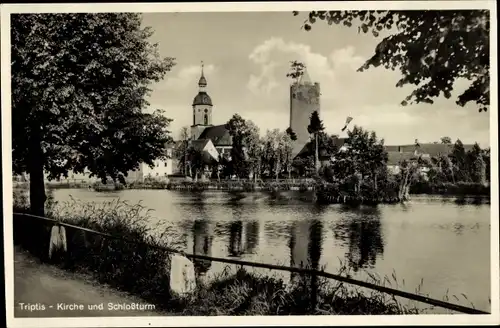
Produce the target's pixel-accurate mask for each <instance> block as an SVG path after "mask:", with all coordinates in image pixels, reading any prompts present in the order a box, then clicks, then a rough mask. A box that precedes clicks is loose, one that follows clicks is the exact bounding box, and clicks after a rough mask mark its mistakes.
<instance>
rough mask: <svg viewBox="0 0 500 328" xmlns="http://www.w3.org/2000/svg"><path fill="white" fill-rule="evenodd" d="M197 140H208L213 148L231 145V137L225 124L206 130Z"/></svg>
mask: <svg viewBox="0 0 500 328" xmlns="http://www.w3.org/2000/svg"><path fill="white" fill-rule="evenodd" d="M198 139H210V140H212V143H213V144H214V146H216V147H217V146H231V145H232V144H233V141H232V138H231V135H230V134H229V131H228V130H227V129H226V126H225V124H222V125H215V126H211V127H208V128H206V129H205V130H203V132H202V133H201V135H200V137H199V138H198Z"/></svg>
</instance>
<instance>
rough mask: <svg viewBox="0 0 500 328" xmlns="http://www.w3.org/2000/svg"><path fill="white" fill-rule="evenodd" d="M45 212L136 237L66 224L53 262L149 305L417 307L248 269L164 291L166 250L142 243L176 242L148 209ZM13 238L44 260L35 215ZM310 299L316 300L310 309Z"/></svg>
mask: <svg viewBox="0 0 500 328" xmlns="http://www.w3.org/2000/svg"><path fill="white" fill-rule="evenodd" d="M15 207H16V208H15V211H16V212H23V211H27V208H26V203H24V202H23V200H22V199H19V197H18V201H17V202H16V204H15ZM49 213H50V216H51V217H53V218H55V219H58V220H63V221H65V222H70V223H73V224H76V225H79V226H83V227H87V228H91V229H95V230H98V231H103V232H108V233H110V234H113V235H118V236H121V237H123V238H128V239H131V240H133V241H135V242H136V243H129V242H125V241H123V240H121V239H116V240H114V239H105V238H102V237H99V236H96V235H92V234H90V233H87V232H81V231H76V230H73V229H70V228H68V229H67V240H68V254H67V255H66V256H65V257H64V259H62V260H60V261H55V262H54V263H55V264H57V265H59V266H61V267H62V268H64V269H66V270H69V271H75V272H81V273H85V274H91V275H92V276H93V277H94V278H95V279H97V280H98V281H99V282H101V283H103V284H107V285H110V286H112V287H114V288H116V289H118V290H122V291H127V292H130V293H132V294H134V295H137V296H138V297H141V298H142V299H144V300H145V301H147V302H150V303H154V304H155V305H156V307H157V309H159V310H166V311H173V312H181V313H182V314H185V315H273V314H280V315H290V314H404V313H417V312H418V311H417V309H416V308H415V307H413V306H408V305H402V304H401V303H400V302H398V301H397V300H396V299H394V298H392V297H391V296H389V295H386V294H382V293H378V292H366V291H362V290H361V289H355V288H348V286H346V285H344V284H332V283H328V282H327V281H326V280H323V279H313V280H311V279H310V278H306V277H301V278H299V279H298V280H295V282H294V283H291V284H288V283H286V282H285V281H283V280H282V279H279V278H273V277H269V276H264V275H258V274H254V273H249V272H248V271H246V270H244V269H242V268H240V269H239V270H235V269H236V268H233V269H234V270H229V269H228V270H225V271H224V272H222V273H220V275H219V276H218V277H216V278H215V279H213V280H211V281H212V282H210V283H206V284H201V283H200V284H198V286H197V290H196V291H195V293H194V294H193V295H190V296H189V297H180V296H178V295H175V294H174V293H172V292H171V291H170V287H169V270H170V261H169V256H168V254H167V253H166V252H165V251H163V250H159V249H157V248H154V247H148V246H146V244H150V245H155V246H166V245H168V246H170V247H175V244H173V243H172V242H171V241H169V240H168V231H167V230H165V229H163V230H162V229H161V226H158V227H154V228H147V227H146V222H148V220H149V218H148V216H149V212H148V211H147V210H146V209H144V208H143V207H142V206H141V205H127V204H125V203H123V202H120V201H112V202H109V203H106V204H101V205H99V206H97V205H95V204H88V203H80V202H78V201H72V202H70V203H67V204H57V205H56V209H55V210H53V211H51V212H49ZM160 231H161V233H160ZM14 239H15V243H16V244H17V245H20V246H22V247H23V248H24V249H26V250H28V251H30V252H31V253H32V254H34V255H36V256H37V257H38V258H41V259H43V260H47V259H46V255H45V254H44V253H45V252H46V250H47V249H48V245H47V244H48V240H49V227H48V226H47V225H45V224H41V223H40V221H39V220H36V219H29V218H26V217H15V218H14ZM160 240H161V241H160ZM228 268H229V267H228ZM342 270H345V268H343V269H341V271H342ZM313 291H314V292H313ZM312 295H316V296H314V297H313V296H312ZM313 299H315V300H316V302H313ZM314 303H316V305H315V306H314V307H313V308H312V306H313V304H314Z"/></svg>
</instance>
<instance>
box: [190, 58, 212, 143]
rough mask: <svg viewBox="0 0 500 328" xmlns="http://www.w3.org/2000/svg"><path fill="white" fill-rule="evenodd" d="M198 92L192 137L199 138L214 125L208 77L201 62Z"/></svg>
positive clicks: (195, 101) (194, 105) (194, 103)
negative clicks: (207, 89) (208, 92)
mask: <svg viewBox="0 0 500 328" xmlns="http://www.w3.org/2000/svg"><path fill="white" fill-rule="evenodd" d="M198 87H199V90H198V94H197V95H196V97H194V100H193V125H191V138H192V139H193V140H197V139H198V138H199V137H200V135H201V134H202V132H203V130H205V129H206V128H207V127H209V126H212V107H213V105H212V99H211V98H210V96H209V95H208V94H207V91H206V88H207V79H206V78H205V75H204V72H203V62H201V77H200V80H199V81H198Z"/></svg>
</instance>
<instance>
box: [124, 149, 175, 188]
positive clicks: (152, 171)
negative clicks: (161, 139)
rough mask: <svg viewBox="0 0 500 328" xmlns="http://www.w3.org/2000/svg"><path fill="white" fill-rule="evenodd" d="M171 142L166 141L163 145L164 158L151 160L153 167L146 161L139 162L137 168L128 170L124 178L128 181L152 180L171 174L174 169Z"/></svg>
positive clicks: (164, 178)
mask: <svg viewBox="0 0 500 328" xmlns="http://www.w3.org/2000/svg"><path fill="white" fill-rule="evenodd" d="M173 148H174V144H173V143H168V144H166V145H165V155H166V158H165V159H156V160H154V161H153V167H150V166H149V165H148V164H146V163H140V164H139V168H138V169H137V170H135V171H129V172H128V175H127V177H126V180H127V181H129V182H133V181H141V182H143V181H144V180H146V179H154V180H166V179H168V176H169V175H172V174H173V173H174V171H175V169H176V168H175V167H174V166H175V165H174V161H173V154H174V152H173Z"/></svg>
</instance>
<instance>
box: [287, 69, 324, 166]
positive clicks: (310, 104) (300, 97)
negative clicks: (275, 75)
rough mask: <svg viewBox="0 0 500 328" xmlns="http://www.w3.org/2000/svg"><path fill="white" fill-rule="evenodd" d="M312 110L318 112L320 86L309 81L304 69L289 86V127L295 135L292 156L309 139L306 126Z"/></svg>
mask: <svg viewBox="0 0 500 328" xmlns="http://www.w3.org/2000/svg"><path fill="white" fill-rule="evenodd" d="M314 111H317V112H318V114H319V113H320V86H319V83H314V84H313V83H311V80H310V78H309V75H308V73H307V69H306V70H304V74H303V75H302V77H301V78H300V80H299V81H298V82H295V83H293V84H292V85H291V86H290V127H291V128H292V130H293V131H294V132H295V134H296V135H297V140H296V141H295V142H294V146H293V152H292V156H295V155H297V154H298V153H299V152H300V150H302V148H303V147H304V146H305V144H306V143H307V142H308V141H309V132H308V131H307V126H308V125H309V121H310V117H311V114H312V113H313V112H314Z"/></svg>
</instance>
